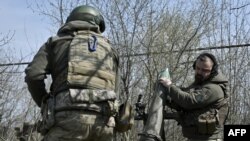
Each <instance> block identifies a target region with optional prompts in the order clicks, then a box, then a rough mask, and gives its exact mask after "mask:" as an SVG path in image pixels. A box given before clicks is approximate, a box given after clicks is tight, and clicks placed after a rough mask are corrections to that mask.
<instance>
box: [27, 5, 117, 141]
mask: <svg viewBox="0 0 250 141" xmlns="http://www.w3.org/2000/svg"><path fill="white" fill-rule="evenodd" d="M104 30H105V22H104V18H103V16H102V15H101V13H100V12H99V10H97V9H96V8H94V7H91V6H87V5H82V6H78V7H76V8H74V9H73V10H72V12H71V13H70V15H69V16H68V18H67V20H66V23H65V24H64V25H63V26H62V27H61V28H60V29H59V30H58V32H57V35H56V36H53V37H50V38H49V39H48V41H47V42H46V43H45V44H43V45H42V47H41V48H40V50H39V51H38V52H37V54H36V55H35V56H34V58H33V60H32V62H31V63H30V64H29V65H28V67H27V68H26V69H25V73H26V76H25V82H26V83H27V85H28V89H29V91H30V93H31V96H32V98H33V99H34V101H35V102H36V104H37V105H38V106H39V107H40V108H41V114H42V121H41V122H40V123H39V124H40V129H39V130H40V132H41V133H42V134H43V135H44V141H59V140H60V141H61V140H63V141H75V140H81V141H112V140H113V132H114V127H115V119H114V117H115V115H116V113H117V112H118V104H117V100H116V99H117V94H118V84H119V77H118V76H119V68H118V67H119V59H118V56H117V53H116V52H115V50H114V49H113V48H112V47H111V44H110V42H109V41H108V40H107V39H106V38H105V37H104V36H102V34H101V33H102V32H104ZM47 75H51V78H52V84H51V87H50V92H48V91H47V90H46V89H45V82H44V80H45V79H46V76H47Z"/></svg>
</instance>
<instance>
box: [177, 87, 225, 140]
mask: <svg viewBox="0 0 250 141" xmlns="http://www.w3.org/2000/svg"><path fill="white" fill-rule="evenodd" d="M218 85H219V86H220V87H221V88H222V90H223V92H224V98H223V99H221V100H219V101H216V102H215V103H213V104H211V105H209V106H207V107H206V108H202V109H197V110H193V111H187V112H185V111H184V112H181V113H180V121H179V122H180V123H181V124H182V127H183V128H182V130H183V135H184V136H185V137H192V136H195V137H197V138H199V137H201V138H202V137H203V136H210V135H212V134H214V136H215V137H218V136H221V135H220V134H218V135H215V130H217V129H218V128H222V127H223V124H224V122H225V120H226V118H227V115H228V97H229V89H228V85H227V84H218Z"/></svg>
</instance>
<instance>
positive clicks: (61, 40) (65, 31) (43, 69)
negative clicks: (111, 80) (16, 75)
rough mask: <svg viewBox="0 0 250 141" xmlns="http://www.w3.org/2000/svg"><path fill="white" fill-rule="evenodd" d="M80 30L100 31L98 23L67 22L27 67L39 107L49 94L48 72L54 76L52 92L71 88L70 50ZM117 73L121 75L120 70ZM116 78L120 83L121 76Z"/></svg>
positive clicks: (28, 79)
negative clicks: (46, 82)
mask: <svg viewBox="0 0 250 141" xmlns="http://www.w3.org/2000/svg"><path fill="white" fill-rule="evenodd" d="M79 30H91V31H94V32H96V33H100V31H99V27H98V25H94V24H90V23H88V22H85V21H71V22H69V23H66V24H65V25H63V26H62V27H61V28H60V29H59V30H58V33H57V36H54V37H50V38H49V39H48V41H47V42H46V43H44V44H43V45H42V46H41V48H40V49H39V51H38V52H37V54H36V55H35V56H34V58H33V60H32V62H31V63H30V64H29V65H28V67H27V68H26V69H25V73H26V76H25V82H26V83H27V85H28V89H29V91H30V93H31V96H32V98H33V99H34V101H35V102H36V104H37V105H38V106H39V107H40V106H41V100H42V97H43V96H45V95H47V94H48V92H47V91H46V88H45V82H44V80H45V79H46V76H47V75H48V74H49V75H51V77H52V84H51V86H50V92H52V93H59V92H61V91H64V90H67V89H69V86H68V85H67V69H68V50H69V45H70V42H71V40H72V39H73V36H74V35H73V33H74V32H75V31H79ZM118 63H119V62H118ZM117 68H118V66H114V69H117ZM117 70H119V69H117ZM116 75H117V76H119V72H117V73H116ZM116 78H117V80H116V84H119V77H116ZM117 91H118V90H117V88H116V92H117Z"/></svg>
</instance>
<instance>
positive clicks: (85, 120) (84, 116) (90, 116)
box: [43, 111, 114, 141]
mask: <svg viewBox="0 0 250 141" xmlns="http://www.w3.org/2000/svg"><path fill="white" fill-rule="evenodd" d="M55 118H56V123H55V125H54V126H53V127H52V128H51V129H50V130H49V132H48V133H47V134H46V135H45V136H44V140H43V141H112V140H113V130H114V129H113V127H108V126H107V125H106V123H107V120H108V119H109V117H107V116H103V115H102V114H100V113H97V112H90V111H62V112H58V113H57V114H56V116H55Z"/></svg>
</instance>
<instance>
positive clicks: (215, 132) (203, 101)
mask: <svg viewBox="0 0 250 141" xmlns="http://www.w3.org/2000/svg"><path fill="white" fill-rule="evenodd" d="M193 69H194V70H195V80H194V82H193V84H191V85H190V86H189V87H187V88H179V87H177V86H176V85H174V84H173V83H172V81H171V80H170V79H169V78H160V79H159V84H158V89H157V92H156V94H155V96H154V99H153V101H152V104H151V107H150V109H149V114H148V119H147V123H146V125H145V127H144V131H143V134H142V136H141V138H140V141H160V140H161V134H162V123H163V122H162V121H163V109H164V106H165V105H168V106H169V107H172V108H175V109H176V110H177V111H178V114H179V118H178V120H177V121H178V122H179V123H180V125H181V127H182V133H183V136H184V137H186V138H187V139H188V141H222V140H223V125H224V123H225V120H226V117H227V114H228V97H229V88H228V80H227V79H226V78H225V77H224V76H223V75H222V73H221V72H219V71H218V63H217V61H216V58H215V57H214V56H213V55H212V54H210V53H202V54H201V55H199V56H198V57H197V59H196V61H195V62H194V64H193ZM170 101H171V102H170Z"/></svg>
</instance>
